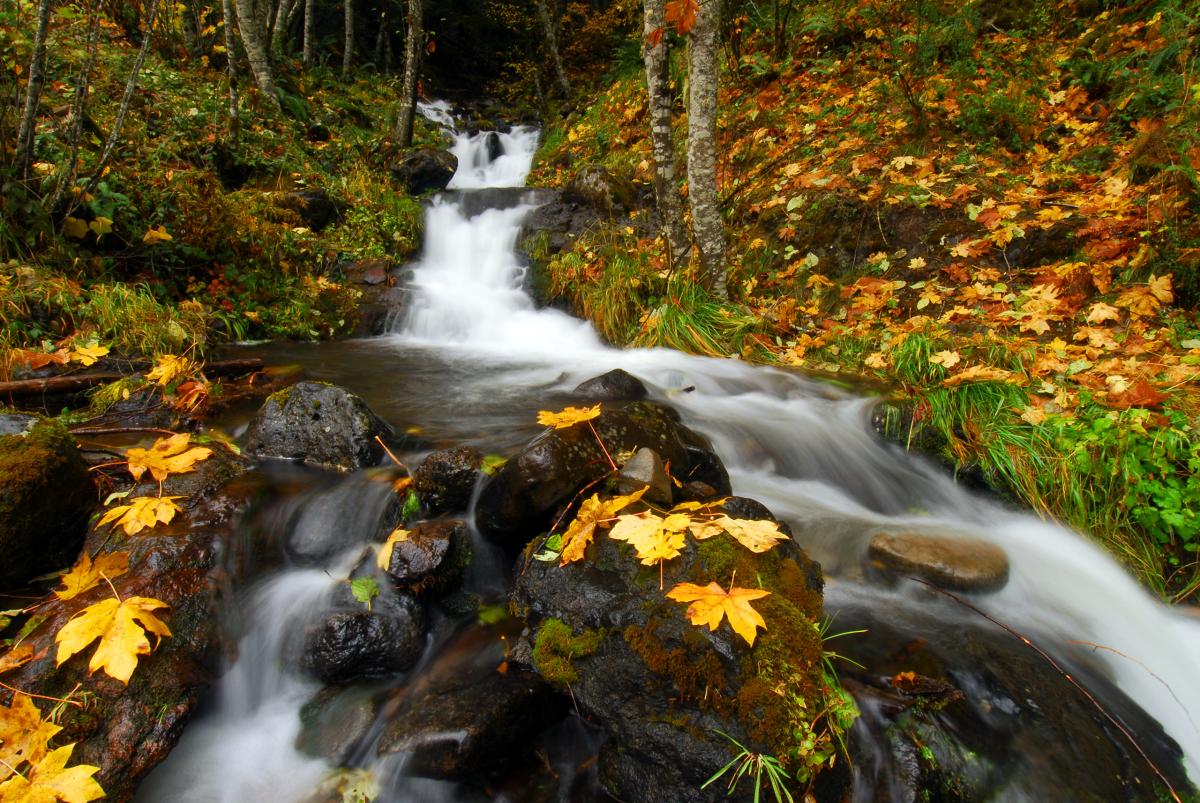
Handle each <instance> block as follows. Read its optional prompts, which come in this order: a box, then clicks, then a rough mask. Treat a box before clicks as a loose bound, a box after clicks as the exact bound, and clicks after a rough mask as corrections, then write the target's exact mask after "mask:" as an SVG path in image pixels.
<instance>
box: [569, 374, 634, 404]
mask: <svg viewBox="0 0 1200 803" xmlns="http://www.w3.org/2000/svg"><path fill="white" fill-rule="evenodd" d="M571 395H573V396H578V397H579V398H581V399H587V400H588V401H591V402H598V401H599V402H604V401H641V400H642V399H645V398H646V397H647V396H649V395H650V394H649V392H648V391H647V390H646V386H645V385H644V384H642V380H640V379H638V378H637V377H636V376H634V375H633V374H630V373H628V372H627V371H623V370H621V369H620V368H614V369H613V370H611V371H609V372H608V373H606V374H601V375H600V376H594V377H592V378H591V379H588V380H585V381H583V382H580V383H579V386H578V387H576V388H575V390H573V391H572V392H571Z"/></svg>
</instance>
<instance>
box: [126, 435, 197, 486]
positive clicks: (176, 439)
mask: <svg viewBox="0 0 1200 803" xmlns="http://www.w3.org/2000/svg"><path fill="white" fill-rule="evenodd" d="M190 443H191V436H190V435H189V434H188V433H186V432H181V433H179V434H178V435H172V436H170V437H169V438H159V439H158V440H156V441H155V442H154V445H153V446H151V447H150V448H149V449H139V448H137V447H135V448H133V449H130V450H128V451H127V452H125V458H126V459H127V460H128V461H129V473H130V474H132V475H133V478H134V479H135V480H140V479H141V478H142V474H144V473H145V472H146V470H147V469H149V471H150V476H152V477H154V479H155V480H157V481H158V482H160V483H161V482H162V481H163V480H165V479H166V478H167V476H168V475H170V474H186V473H187V472H189V471H192V470H194V468H195V465H196V463H199V462H200V461H201V460H205V459H207V458H208V456H209V455H211V454H212V449H209V448H207V447H205V446H195V447H192V448H190V449H189V448H188V446H189V445H190Z"/></svg>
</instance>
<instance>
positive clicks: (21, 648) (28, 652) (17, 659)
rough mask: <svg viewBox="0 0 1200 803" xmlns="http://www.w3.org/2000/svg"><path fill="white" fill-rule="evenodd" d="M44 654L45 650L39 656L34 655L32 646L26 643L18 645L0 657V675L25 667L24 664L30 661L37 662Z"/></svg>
mask: <svg viewBox="0 0 1200 803" xmlns="http://www.w3.org/2000/svg"><path fill="white" fill-rule="evenodd" d="M45 654H46V651H45V650H42V652H41V654H40V655H39V654H37V653H35V652H34V651H33V645H32V644H30V643H29V642H28V641H26V642H24V643H21V644H18V645H17V646H15V647H13V648H12V649H11V650H9V651H8V652H6V653H4V654H3V655H0V674H3V673H4V672H10V671H12V670H13V669H16V668H18V667H21V666H25V664H27V663H29V662H30V661H36V660H39V659H40V658H42V656H44V655H45Z"/></svg>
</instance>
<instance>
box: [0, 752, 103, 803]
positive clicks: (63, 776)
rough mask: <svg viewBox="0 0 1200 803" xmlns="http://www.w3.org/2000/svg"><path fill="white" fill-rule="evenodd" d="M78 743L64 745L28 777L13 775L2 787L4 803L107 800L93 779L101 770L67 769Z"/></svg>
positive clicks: (84, 802) (77, 767)
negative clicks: (103, 798)
mask: <svg viewBox="0 0 1200 803" xmlns="http://www.w3.org/2000/svg"><path fill="white" fill-rule="evenodd" d="M74 750H75V744H74V743H71V744H68V745H63V746H62V747H60V748H58V749H57V750H54V751H52V752H50V753H48V754H47V755H46V757H45V758H43V759H42V760H41V761H39V762H37V763H36V764H34V765H33V768H32V769H30V770H29V772H28V773H27V777H22V776H20V775H17V776H14V777H12V778H10V779H8V780H7V781H5V782H4V783H2V784H0V801H3V803H54V801H57V800H61V801H64V803H88V801H89V800H97V799H99V798H102V797H104V790H103V789H101V788H100V784H98V783H96V781H95V780H93V778H92V776H93V775H95V774H96V773H97V772H99V771H100V768H99V767H93V766H91V765H89V764H79V765H76V766H74V767H68V766H67V762H68V761H69V760H70V759H71V753H72V752H73V751H74Z"/></svg>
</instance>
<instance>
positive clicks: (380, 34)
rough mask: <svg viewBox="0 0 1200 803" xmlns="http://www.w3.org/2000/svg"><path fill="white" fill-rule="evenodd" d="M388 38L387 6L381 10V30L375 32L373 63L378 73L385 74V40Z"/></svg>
mask: <svg viewBox="0 0 1200 803" xmlns="http://www.w3.org/2000/svg"><path fill="white" fill-rule="evenodd" d="M386 36H387V6H383V7H381V8H380V9H379V30H377V31H376V32H375V55H374V57H372V59H371V61H372V62H373V63H374V64H375V69H376V70H377V71H378V72H383V40H384V38H385V37H386Z"/></svg>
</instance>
